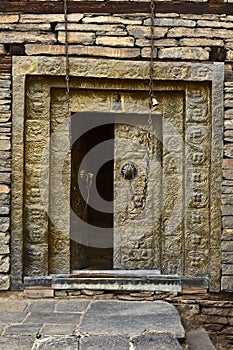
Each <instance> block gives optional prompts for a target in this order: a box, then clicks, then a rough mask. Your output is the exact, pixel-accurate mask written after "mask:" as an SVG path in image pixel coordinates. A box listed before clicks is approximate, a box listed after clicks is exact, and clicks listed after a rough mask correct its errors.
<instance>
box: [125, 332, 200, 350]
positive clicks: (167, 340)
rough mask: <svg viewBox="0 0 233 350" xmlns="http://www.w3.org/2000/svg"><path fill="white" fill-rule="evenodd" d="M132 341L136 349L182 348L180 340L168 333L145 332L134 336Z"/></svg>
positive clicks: (180, 349)
mask: <svg viewBox="0 0 233 350" xmlns="http://www.w3.org/2000/svg"><path fill="white" fill-rule="evenodd" d="M132 343H133V346H134V348H133V349H135V350H182V347H181V346H180V344H179V342H178V341H177V340H176V339H175V338H174V337H173V336H172V335H171V334H168V333H157V334H143V335H140V336H139V337H135V338H133V339H132ZM197 349H198V350H199V348H196V350H197Z"/></svg>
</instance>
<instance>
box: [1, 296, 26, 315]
mask: <svg viewBox="0 0 233 350" xmlns="http://www.w3.org/2000/svg"><path fill="white" fill-rule="evenodd" d="M27 305H28V302H26V301H23V300H20V301H18V300H9V299H6V300H5V301H1V302H0V313H2V312H22V311H25V310H26V308H27Z"/></svg>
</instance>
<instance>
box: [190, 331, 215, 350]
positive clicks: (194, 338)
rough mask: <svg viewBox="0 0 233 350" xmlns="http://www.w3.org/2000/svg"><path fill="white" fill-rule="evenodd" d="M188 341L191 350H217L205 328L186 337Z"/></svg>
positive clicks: (191, 332)
mask: <svg viewBox="0 0 233 350" xmlns="http://www.w3.org/2000/svg"><path fill="white" fill-rule="evenodd" d="M186 341H187V344H188V346H189V350H216V348H215V346H214V345H213V343H212V342H211V340H210V337H209V335H208V333H207V331H206V330H205V329H204V328H199V329H196V330H194V331H190V332H188V333H187V335H186Z"/></svg>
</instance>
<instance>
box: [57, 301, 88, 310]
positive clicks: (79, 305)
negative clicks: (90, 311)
mask: <svg viewBox="0 0 233 350" xmlns="http://www.w3.org/2000/svg"><path fill="white" fill-rule="evenodd" d="M89 303H90V302H89V301H84V300H67V301H58V302H57V304H56V306H55V311H56V312H83V311H85V310H86V308H87V306H88V304H89Z"/></svg>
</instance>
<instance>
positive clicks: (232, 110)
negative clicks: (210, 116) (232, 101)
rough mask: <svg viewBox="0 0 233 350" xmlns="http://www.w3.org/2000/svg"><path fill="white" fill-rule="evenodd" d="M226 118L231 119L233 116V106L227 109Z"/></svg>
mask: <svg viewBox="0 0 233 350" xmlns="http://www.w3.org/2000/svg"><path fill="white" fill-rule="evenodd" d="M225 118H226V119H231V118H233V108H230V109H227V110H226V111H225Z"/></svg>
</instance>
